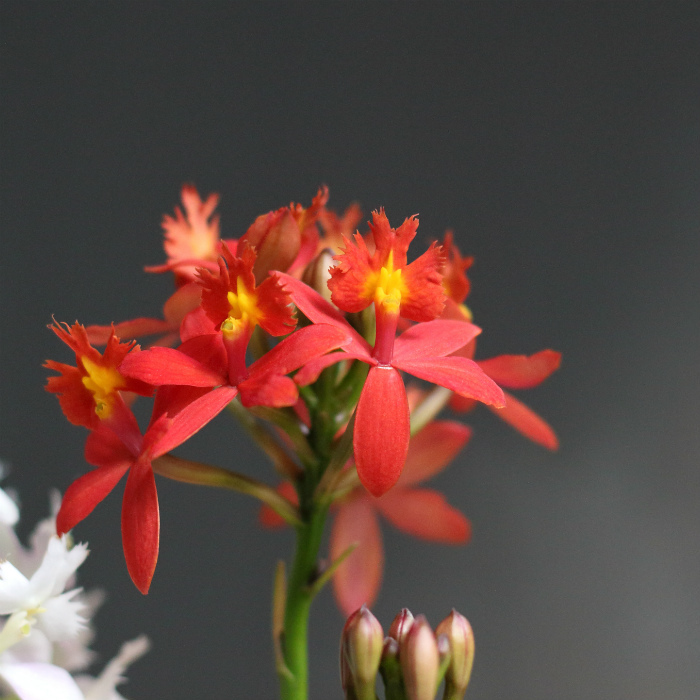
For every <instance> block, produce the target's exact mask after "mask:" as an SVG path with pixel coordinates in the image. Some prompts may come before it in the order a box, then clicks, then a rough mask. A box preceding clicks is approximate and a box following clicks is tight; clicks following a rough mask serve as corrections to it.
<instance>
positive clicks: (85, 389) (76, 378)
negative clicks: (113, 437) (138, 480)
mask: <svg viewBox="0 0 700 700" xmlns="http://www.w3.org/2000/svg"><path fill="white" fill-rule="evenodd" d="M49 328H50V329H51V330H52V331H53V332H54V333H55V334H56V335H57V336H58V337H59V338H60V339H61V340H62V341H63V342H64V343H65V344H66V345H68V347H69V348H70V349H71V350H72V351H73V352H74V353H75V362H76V366H75V367H73V366H72V365H67V364H64V363H62V362H55V361H53V360H47V361H46V362H45V363H44V367H46V368H48V369H51V370H55V371H56V372H58V373H59V376H57V377H49V379H48V380H47V382H46V391H48V392H51V393H52V394H56V395H57V396H58V401H59V403H60V405H61V409H62V410H63V413H64V415H65V416H66V418H67V419H68V420H69V421H70V422H71V423H73V425H82V426H84V427H86V428H88V429H90V430H95V429H96V428H97V427H98V426H99V425H100V424H101V423H103V422H104V423H107V424H108V425H109V427H110V428H111V429H112V431H113V432H114V433H116V434H117V435H120V436H121V437H122V438H123V439H124V441H125V442H129V441H131V440H133V436H134V431H135V432H136V433H138V426H137V425H136V420H135V419H134V416H133V414H132V413H131V411H130V409H129V408H128V407H127V405H126V403H125V402H124V399H123V398H122V394H121V392H122V391H129V392H134V393H136V394H141V395H142V396H150V395H151V394H152V393H153V387H152V386H151V385H150V384H147V383H145V382H143V381H140V380H138V379H133V378H130V377H126V376H124V375H123V374H121V372H120V371H119V365H120V364H121V363H122V361H123V360H124V358H125V357H126V356H127V355H128V354H134V355H136V354H138V352H139V351H140V349H139V347H138V345H136V344H135V343H134V342H129V343H121V342H120V341H119V338H118V337H117V336H116V335H115V334H114V332H112V333H111V335H110V336H109V338H108V340H107V347H106V348H105V351H104V353H103V354H100V352H99V351H98V350H96V349H95V348H93V347H92V346H91V345H90V342H89V340H88V336H87V332H86V330H85V328H84V327H83V326H81V325H80V324H79V323H75V324H73V325H72V326H70V327H69V326H68V325H67V324H63V326H62V325H60V324H58V323H54V325H52V326H49ZM139 434H140V433H139Z"/></svg>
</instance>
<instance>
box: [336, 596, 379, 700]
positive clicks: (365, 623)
mask: <svg viewBox="0 0 700 700" xmlns="http://www.w3.org/2000/svg"><path fill="white" fill-rule="evenodd" d="M383 642H384V632H383V631H382V626H381V625H380V624H379V620H377V618H376V617H375V616H374V615H372V613H371V612H370V611H369V610H368V609H367V607H366V606H364V605H363V606H362V607H361V608H360V609H359V610H356V611H355V612H354V613H353V614H352V615H350V617H349V618H348V620H347V622H346V623H345V627H344V628H343V635H342V637H341V642H340V676H341V681H342V684H343V690H344V691H346V693H347V692H348V690H350V689H352V691H353V692H352V694H350V696H351V697H355V698H357V700H374V699H375V697H376V696H375V692H374V686H375V683H376V679H377V671H378V670H379V662H380V661H381V657H382V646H383Z"/></svg>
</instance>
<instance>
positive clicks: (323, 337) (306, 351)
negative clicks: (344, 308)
mask: <svg viewBox="0 0 700 700" xmlns="http://www.w3.org/2000/svg"><path fill="white" fill-rule="evenodd" d="M350 342H351V338H350V336H349V334H348V333H347V332H346V331H345V329H343V328H338V327H337V326H331V325H329V324H325V323H321V324H314V325H313V326H306V327H305V328H300V329H299V330H297V331H295V332H294V333H292V335H290V336H289V337H288V338H285V339H284V340H283V341H282V342H281V343H278V344H277V345H276V346H275V347H274V348H272V350H270V351H269V352H266V353H265V354H264V355H263V356H262V357H261V358H260V359H259V360H257V361H256V362H254V363H253V364H252V365H251V366H250V368H249V371H250V375H251V377H252V376H253V375H254V374H255V373H257V372H261V373H268V372H275V373H277V374H289V372H293V371H294V370H295V369H298V368H299V367H301V366H302V365H305V364H306V363H307V362H310V361H311V360H313V359H315V358H317V357H319V356H321V355H325V353H327V352H330V351H331V350H335V349H337V348H339V347H341V346H343V345H347V344H349V343H350Z"/></svg>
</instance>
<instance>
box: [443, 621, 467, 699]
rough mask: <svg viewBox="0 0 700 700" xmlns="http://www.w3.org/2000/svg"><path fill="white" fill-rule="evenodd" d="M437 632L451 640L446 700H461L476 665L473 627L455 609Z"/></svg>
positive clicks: (446, 680) (446, 679)
mask: <svg viewBox="0 0 700 700" xmlns="http://www.w3.org/2000/svg"><path fill="white" fill-rule="evenodd" d="M435 631H436V633H437V634H439V635H444V636H445V637H446V638H447V639H448V640H449V642H450V651H451V652H452V659H451V660H450V664H449V666H448V667H447V672H446V673H445V696H444V697H445V700H461V699H462V697H464V693H465V692H466V690H467V686H468V685H469V678H470V676H471V672H472V665H473V663H474V633H473V632H472V628H471V625H470V624H469V622H468V620H467V618H466V617H464V616H463V615H460V614H459V613H458V612H457V611H456V610H454V609H453V610H452V612H451V613H450V614H449V615H448V616H447V617H446V618H445V619H444V620H443V621H442V622H441V623H440V624H439V625H438V626H437V628H436V630H435Z"/></svg>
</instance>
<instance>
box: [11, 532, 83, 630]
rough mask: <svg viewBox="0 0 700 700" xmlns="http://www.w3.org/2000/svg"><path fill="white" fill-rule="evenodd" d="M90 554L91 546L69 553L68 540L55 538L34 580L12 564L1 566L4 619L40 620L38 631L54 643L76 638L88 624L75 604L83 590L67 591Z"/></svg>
mask: <svg viewBox="0 0 700 700" xmlns="http://www.w3.org/2000/svg"><path fill="white" fill-rule="evenodd" d="M87 554H88V550H87V545H84V544H78V545H76V546H75V547H73V548H71V549H68V544H67V539H66V538H65V537H63V538H61V539H59V538H58V537H52V538H51V539H50V540H49V546H48V549H47V550H46V554H45V555H44V558H43V560H42V562H41V565H40V566H39V568H38V569H37V570H36V571H35V572H34V573H33V574H32V576H31V578H27V577H26V576H25V575H24V574H22V573H21V572H20V571H19V570H18V569H17V568H16V567H15V566H14V565H13V564H12V563H11V562H9V561H3V562H2V563H0V615H12V614H14V613H18V612H21V611H24V612H25V613H26V614H27V620H28V621H29V622H30V623H31V621H32V620H33V619H34V618H35V617H36V621H37V627H38V628H39V629H41V630H42V631H43V632H44V633H45V634H46V636H47V637H48V639H49V640H50V641H52V642H55V641H58V640H61V639H70V638H71V637H73V636H75V635H76V634H77V633H78V631H79V630H80V629H81V628H82V627H83V626H84V624H85V620H84V619H83V617H82V616H81V615H80V614H79V612H80V610H81V609H82V607H83V606H82V604H81V603H80V602H79V601H74V600H73V598H74V597H75V596H76V595H77V594H78V593H80V589H79V588H74V589H73V590H70V591H68V592H66V593H63V590H64V588H65V586H66V583H67V581H68V579H69V578H70V577H71V576H72V575H73V574H74V573H75V571H76V569H77V568H78V567H79V566H80V565H81V564H82V563H83V561H85V557H87Z"/></svg>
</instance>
